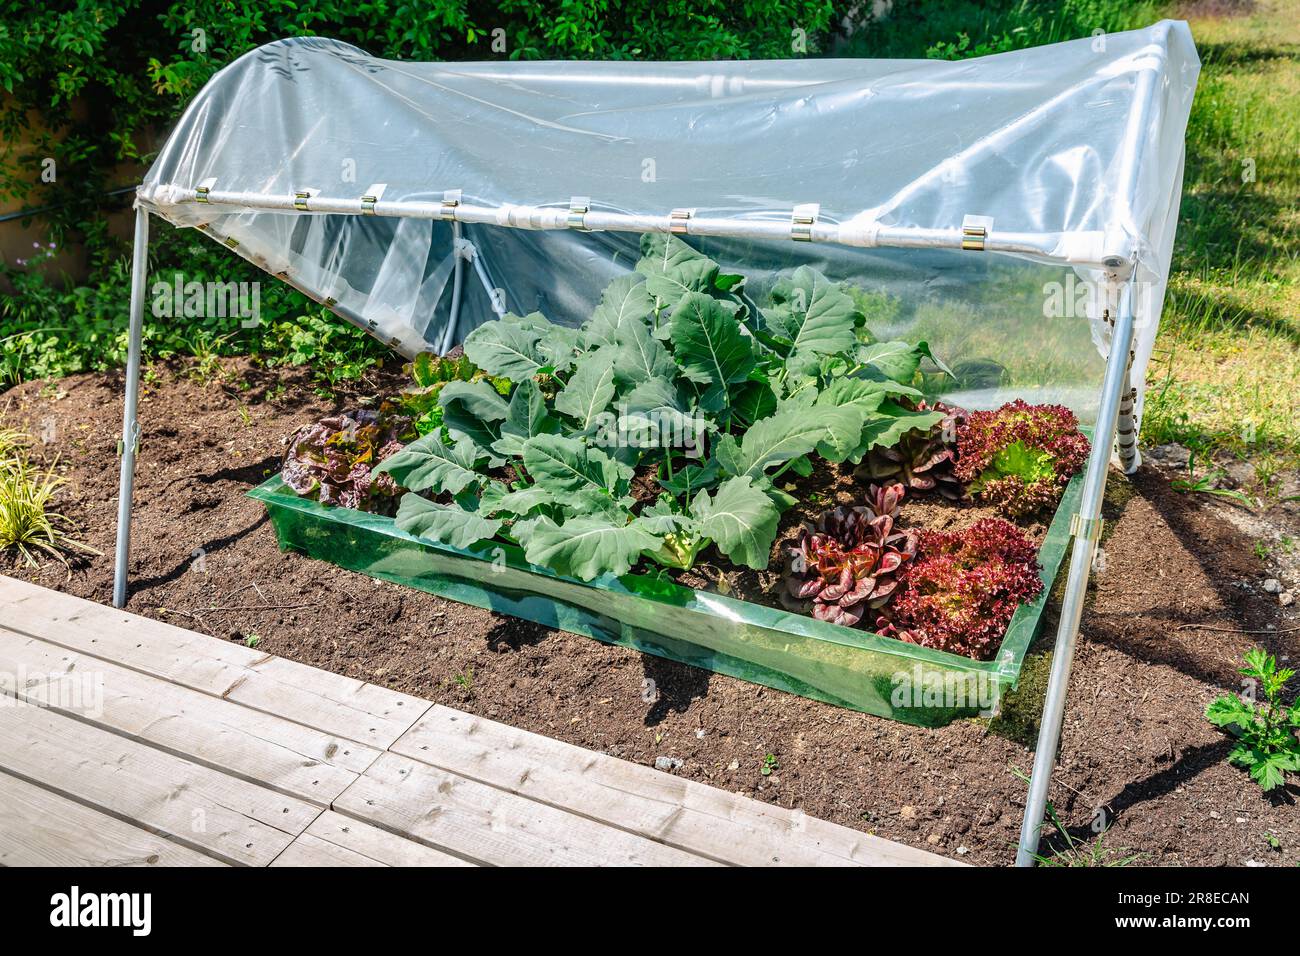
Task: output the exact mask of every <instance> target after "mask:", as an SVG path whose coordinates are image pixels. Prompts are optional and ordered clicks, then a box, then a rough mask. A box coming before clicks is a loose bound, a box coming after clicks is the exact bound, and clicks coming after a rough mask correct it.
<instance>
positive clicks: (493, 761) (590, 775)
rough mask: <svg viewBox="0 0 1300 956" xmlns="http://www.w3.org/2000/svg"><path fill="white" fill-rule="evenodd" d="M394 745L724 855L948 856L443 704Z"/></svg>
mask: <svg viewBox="0 0 1300 956" xmlns="http://www.w3.org/2000/svg"><path fill="white" fill-rule="evenodd" d="M391 749H392V751H393V752H394V753H398V754H403V755H405V756H407V757H411V758H413V759H415V760H419V761H421V762H424V763H428V764H431V765H433V766H436V767H440V768H442V769H444V770H448V771H450V772H452V773H456V774H459V775H461V776H465V777H469V778H471V779H473V780H478V781H481V782H483V783H488V784H491V785H492V786H495V787H499V788H501V789H503V790H507V791H509V792H511V793H518V794H522V795H524V796H527V797H531V798H532V799H534V800H539V801H541V802H543V803H547V804H549V805H551V806H556V807H563V808H569V809H571V810H572V812H574V813H580V814H583V815H585V816H589V817H592V818H593V819H596V820H599V821H602V822H604V823H608V824H610V825H612V826H617V827H622V828H625V829H629V830H632V831H633V832H636V833H639V834H641V835H643V836H646V837H649V838H650V839H653V840H658V841H660V842H663V843H666V844H668V845H669V846H674V847H678V848H680V849H683V850H687V851H689V852H692V853H698V854H700V855H703V856H707V857H709V858H711V859H715V860H719V861H722V862H726V863H735V864H739V865H744V866H762V865H773V864H784V865H794V866H828V865H841V866H843V865H853V864H860V865H872V866H887V865H902V866H935V865H946V864H950V863H953V862H954V861H951V860H948V859H947V858H945V857H941V856H937V855H935V854H932V853H927V852H925V851H923V850H916V849H913V848H911V847H906V846H902V845H900V844H897V843H893V842H891V841H889V840H883V839H881V838H879V837H873V836H869V835H867V834H864V833H860V832H858V831H856V830H850V829H848V828H847V827H841V826H837V825H835V824H832V823H827V822H826V821H823V820H816V819H814V818H812V817H809V816H807V815H806V814H803V813H799V812H795V811H790V810H786V809H784V808H782V807H775V806H772V805H770V804H765V803H760V802H759V801H757V800H751V799H749V798H747V797H743V796H740V795H738V794H732V793H727V792H725V791H723V790H719V789H717V788H715V787H711V786H708V785H707V784H702V783H698V782H695V781H691V780H684V779H682V778H680V777H674V776H672V775H671V774H666V773H662V772H660V771H658V770H655V769H653V768H652V767H646V766H642V765H640V764H634V763H630V762H628V761H626V760H619V759H617V758H615V757H610V756H608V755H607V754H600V753H595V752H593V751H590V750H585V749H583V748H581V747H576V746H574V745H572V744H567V743H564V742H563V741H559V740H553V739H552V738H550V737H543V736H541V735H540V734H534V733H530V732H529V731H525V730H520V729H518V728H516V727H510V726H507V725H506V724H500V723H497V722H495V721H491V720H486V719H484V718H481V717H475V716H473V715H470V714H465V713H461V712H460V711H456V710H452V709H450V708H447V707H443V706H440V705H438V706H434V707H432V708H431V709H430V710H429V711H428V713H426V714H425V715H424V716H423V717H421V718H420V719H419V720H418V721H416V723H415V726H413V727H412V728H411V729H410V730H409V731H407V732H406V733H405V734H404V735H403V736H402V738H401V739H400V740H398V741H397V743H395V744H394V745H393V747H392V748H391Z"/></svg>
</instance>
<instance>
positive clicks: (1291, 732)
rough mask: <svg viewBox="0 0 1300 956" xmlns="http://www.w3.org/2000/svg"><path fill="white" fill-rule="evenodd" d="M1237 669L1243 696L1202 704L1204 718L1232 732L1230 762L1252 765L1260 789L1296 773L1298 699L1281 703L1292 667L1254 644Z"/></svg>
mask: <svg viewBox="0 0 1300 956" xmlns="http://www.w3.org/2000/svg"><path fill="white" fill-rule="evenodd" d="M1240 673H1241V674H1242V675H1243V676H1244V677H1245V678H1246V698H1247V699H1242V698H1241V697H1238V696H1237V695H1236V694H1225V695H1224V696H1222V697H1219V698H1217V699H1216V700H1215V701H1214V702H1213V703H1211V704H1210V706H1209V707H1207V708H1206V710H1205V719H1206V720H1208V721H1209V722H1210V723H1212V724H1214V726H1216V727H1222V728H1223V729H1225V730H1228V731H1230V732H1231V733H1233V734H1234V735H1236V737H1237V744H1236V746H1235V747H1233V748H1232V752H1231V753H1230V754H1228V762H1229V763H1231V764H1235V765H1236V766H1238V767H1242V768H1244V769H1246V770H1248V771H1250V776H1251V779H1252V780H1254V781H1255V782H1256V783H1258V784H1259V786H1260V788H1261V789H1262V790H1272V789H1274V788H1275V787H1280V786H1282V785H1283V784H1284V783H1286V775H1287V774H1289V773H1300V700H1297V701H1295V702H1293V703H1292V705H1291V706H1290V707H1287V706H1286V705H1285V704H1284V703H1282V690H1283V688H1284V687H1285V686H1286V682H1287V681H1289V680H1290V679H1291V678H1292V677H1293V676H1295V671H1294V670H1293V669H1292V668H1290V667H1283V668H1280V669H1279V668H1278V666H1277V658H1275V657H1274V656H1273V655H1272V654H1269V653H1268V652H1267V651H1265V650H1264V649H1263V648H1259V647H1256V648H1254V649H1252V650H1249V651H1247V652H1246V666H1245V667H1243V668H1241V671H1240ZM1261 696H1262V698H1263V700H1262V702H1261V701H1259V700H1258V698H1259V697H1261Z"/></svg>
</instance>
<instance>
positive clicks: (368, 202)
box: [361, 183, 388, 216]
mask: <svg viewBox="0 0 1300 956" xmlns="http://www.w3.org/2000/svg"><path fill="white" fill-rule="evenodd" d="M387 188H388V183H375V184H373V185H372V186H371V187H370V188H369V189H367V190H366V194H365V195H364V196H362V197H361V214H362V215H363V216H373V215H374V214H375V203H377V202H379V200H381V199H383V198H384V190H385V189H387Z"/></svg>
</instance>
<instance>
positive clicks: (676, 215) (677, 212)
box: [668, 209, 695, 236]
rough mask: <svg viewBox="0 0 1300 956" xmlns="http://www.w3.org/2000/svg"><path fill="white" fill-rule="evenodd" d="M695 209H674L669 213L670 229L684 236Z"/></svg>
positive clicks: (675, 233)
mask: <svg viewBox="0 0 1300 956" xmlns="http://www.w3.org/2000/svg"><path fill="white" fill-rule="evenodd" d="M694 215H695V210H694V209H674V210H673V211H672V212H670V213H669V214H668V231H669V232H671V233H673V234H674V235H678V236H684V235H685V234H686V231H687V227H688V224H689V221H690V218H691V217H692V216H694Z"/></svg>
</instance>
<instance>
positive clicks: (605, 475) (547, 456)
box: [523, 435, 632, 498]
mask: <svg viewBox="0 0 1300 956" xmlns="http://www.w3.org/2000/svg"><path fill="white" fill-rule="evenodd" d="M523 460H524V468H525V469H527V471H528V474H529V475H531V476H532V478H533V481H535V482H537V484H539V485H541V486H542V487H543V488H545V489H546V490H547V491H549V492H551V493H552V494H555V495H557V496H564V495H572V494H575V493H577V492H580V491H584V490H594V491H596V492H598V493H600V494H603V495H604V496H606V497H611V498H620V497H622V496H623V495H624V494H626V493H627V485H628V482H629V481H630V480H631V478H632V469H631V468H629V467H627V466H626V465H621V464H619V463H618V462H616V461H614V460H613V459H612V458H610V457H609V456H608V455H606V454H605V453H604V452H602V451H600V450H599V449H596V448H590V447H588V446H587V445H586V444H585V443H583V442H581V441H578V440H576V439H573V438H566V437H564V436H561V435H537V436H535V437H533V438H530V439H528V441H526V442H524V453H523Z"/></svg>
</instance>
